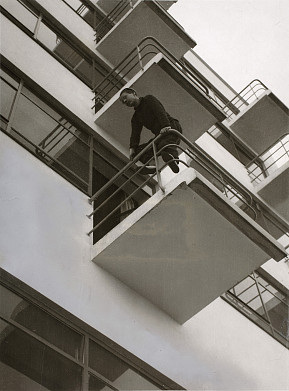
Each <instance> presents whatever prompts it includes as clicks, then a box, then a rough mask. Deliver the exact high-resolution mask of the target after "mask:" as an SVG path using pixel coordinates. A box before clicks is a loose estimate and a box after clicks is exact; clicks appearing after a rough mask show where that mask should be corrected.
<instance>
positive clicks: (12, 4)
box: [3, 0, 108, 88]
mask: <svg viewBox="0 0 289 391" xmlns="http://www.w3.org/2000/svg"><path fill="white" fill-rule="evenodd" d="M3 7H4V8H5V9H6V11H8V12H9V14H10V15H12V16H13V17H14V18H15V19H16V20H17V22H18V23H20V24H21V25H22V26H24V28H25V29H26V30H27V31H29V33H30V35H31V36H33V38H34V39H35V40H37V41H38V42H40V43H41V44H42V45H43V46H44V47H45V48H46V49H47V50H49V52H50V53H51V54H53V55H54V56H55V57H56V58H57V59H59V60H60V61H61V62H62V63H63V64H65V65H66V66H67V67H68V68H69V69H70V70H71V71H72V72H73V73H74V74H75V75H77V76H78V77H79V78H80V79H81V80H82V81H83V82H84V83H86V84H87V85H88V86H89V87H90V88H93V87H94V86H95V85H96V84H98V83H99V81H100V80H102V79H103V78H104V77H105V76H106V74H107V73H108V71H107V69H105V68H104V67H103V66H102V65H101V64H99V63H97V61H96V60H95V59H94V60H92V58H89V57H88V56H86V55H85V54H83V53H81V52H80V51H79V50H78V49H76V48H74V47H73V45H71V44H70V43H69V42H68V41H67V40H66V39H65V37H63V33H61V32H59V31H56V29H55V28H54V27H53V28H52V27H51V26H50V24H49V21H48V20H46V18H45V17H43V15H42V14H41V13H40V12H39V11H37V10H36V9H34V8H32V7H31V5H30V4H29V3H28V2H27V1H26V0H13V1H11V0H4V3H3ZM26 30H25V31H26Z"/></svg>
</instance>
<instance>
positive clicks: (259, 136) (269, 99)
mask: <svg viewBox="0 0 289 391" xmlns="http://www.w3.org/2000/svg"><path fill="white" fill-rule="evenodd" d="M224 110H225V112H226V114H227V120H226V121H225V123H226V125H228V126H229V127H230V129H231V131H232V133H233V134H235V135H236V136H238V137H239V138H240V139H241V140H242V141H243V142H244V143H246V144H247V145H248V146H249V148H251V149H252V150H253V151H254V152H255V154H256V155H259V154H261V153H263V152H264V151H265V150H266V149H267V148H268V147H270V145H272V144H273V143H274V142H275V141H276V140H277V139H278V138H279V137H281V136H282V135H283V134H284V133H285V132H286V131H287V128H288V122H289V109H288V108H287V107H286V106H285V105H284V104H283V103H282V102H281V101H280V100H279V99H278V98H277V97H276V96H275V95H274V94H273V93H272V92H271V91H270V90H269V89H268V88H267V87H266V86H265V85H264V84H263V83H262V82H261V81H260V80H253V81H252V82H251V83H250V84H249V85H248V86H246V87H245V88H244V89H243V90H242V91H241V92H240V93H239V94H237V95H236V96H235V97H234V98H233V99H232V100H231V101H230V102H228V103H227V104H226V105H225V106H224Z"/></svg>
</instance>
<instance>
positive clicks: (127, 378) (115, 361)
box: [89, 341, 159, 390]
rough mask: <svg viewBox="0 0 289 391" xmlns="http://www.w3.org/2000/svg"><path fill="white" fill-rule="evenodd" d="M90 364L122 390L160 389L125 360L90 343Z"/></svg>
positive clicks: (92, 342)
mask: <svg viewBox="0 0 289 391" xmlns="http://www.w3.org/2000/svg"><path fill="white" fill-rule="evenodd" d="M89 366H90V367H91V368H93V369H94V370H95V371H96V372H98V373H99V374H101V375H102V376H104V377H105V378H106V379H108V380H109V381H110V382H111V383H112V384H113V385H114V386H115V387H116V388H119V389H122V390H158V389H159V387H157V386H155V385H154V384H152V383H151V382H149V381H148V380H146V379H145V378H144V377H143V376H141V375H140V374H138V373H137V372H136V371H135V370H134V369H132V368H131V367H129V366H128V365H127V364H126V363H125V362H124V361H122V360H121V359H120V358H118V357H116V356H115V355H114V354H112V353H110V352H109V351H107V350H106V349H104V348H102V347H101V346H99V345H98V344H97V343H95V342H94V341H90V343H89Z"/></svg>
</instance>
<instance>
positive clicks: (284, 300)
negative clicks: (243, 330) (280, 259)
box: [222, 271, 289, 346]
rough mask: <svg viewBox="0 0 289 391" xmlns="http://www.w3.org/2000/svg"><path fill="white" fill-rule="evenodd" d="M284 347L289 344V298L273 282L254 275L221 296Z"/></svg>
mask: <svg viewBox="0 0 289 391" xmlns="http://www.w3.org/2000/svg"><path fill="white" fill-rule="evenodd" d="M222 297H223V298H224V299H225V300H226V301H227V302H228V303H229V304H231V305H233V306H234V307H235V308H237V309H238V310H239V311H241V312H242V313H243V314H244V315H246V316H247V317H248V318H249V319H251V320H252V321H253V322H254V323H256V324H257V325H258V326H260V327H261V328H262V329H264V330H265V331H266V332H267V333H269V334H270V335H272V336H273V337H274V338H275V339H277V340H278V341H279V342H281V343H282V344H283V345H285V346H288V342H289V322H288V319H289V298H288V295H286V294H285V292H283V291H282V290H281V289H278V288H277V287H276V286H275V285H274V282H271V281H269V280H268V279H267V278H266V277H265V276H263V275H261V271H260V272H259V273H258V272H254V273H252V274H250V275H249V276H248V277H246V278H245V279H244V280H242V281H241V282H239V283H238V284H236V285H235V286H234V287H233V288H232V289H230V290H229V291H228V292H226V294H224V295H223V296H222Z"/></svg>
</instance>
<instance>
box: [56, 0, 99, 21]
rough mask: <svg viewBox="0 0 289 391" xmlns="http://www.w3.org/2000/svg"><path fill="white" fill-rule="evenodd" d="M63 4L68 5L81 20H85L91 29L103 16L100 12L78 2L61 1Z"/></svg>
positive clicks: (70, 0)
mask: <svg viewBox="0 0 289 391" xmlns="http://www.w3.org/2000/svg"><path fill="white" fill-rule="evenodd" d="M63 1H64V3H66V4H67V5H69V7H70V8H72V9H73V10H74V11H75V12H76V13H77V14H78V15H79V16H80V17H81V18H82V19H83V20H85V21H86V22H87V23H88V24H89V25H90V26H91V27H95V26H96V25H97V24H98V23H99V22H100V21H101V20H102V19H103V16H102V15H101V14H100V12H99V11H98V10H96V9H94V8H92V7H90V6H89V5H88V4H85V3H84V2H82V1H80V0H63Z"/></svg>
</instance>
